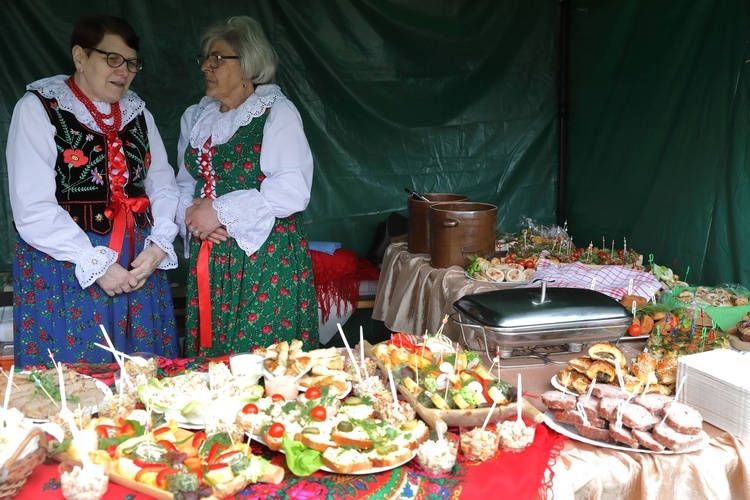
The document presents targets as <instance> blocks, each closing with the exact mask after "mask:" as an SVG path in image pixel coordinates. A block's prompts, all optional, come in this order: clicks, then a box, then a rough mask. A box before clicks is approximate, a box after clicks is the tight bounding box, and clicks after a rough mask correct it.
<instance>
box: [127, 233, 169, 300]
mask: <svg viewBox="0 0 750 500" xmlns="http://www.w3.org/2000/svg"><path fill="white" fill-rule="evenodd" d="M166 255H167V254H166V253H165V252H164V250H162V249H161V248H159V247H158V246H157V245H153V244H152V245H151V246H150V247H148V248H144V249H143V251H142V252H141V253H139V254H138V257H136V258H135V259H133V263H132V264H131V266H132V269H131V270H130V274H132V275H133V276H135V278H136V279H137V280H138V284H137V285H136V287H135V288H133V290H137V289H139V288H140V287H142V286H143V285H144V284H145V283H146V279H148V277H149V276H151V275H152V274H153V272H154V271H155V270H156V268H157V267H158V266H159V264H161V261H163V260H164V257H165V256H166Z"/></svg>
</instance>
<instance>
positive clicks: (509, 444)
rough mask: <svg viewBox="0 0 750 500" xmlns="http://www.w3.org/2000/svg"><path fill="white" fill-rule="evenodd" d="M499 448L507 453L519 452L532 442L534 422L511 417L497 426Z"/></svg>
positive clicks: (534, 432)
mask: <svg viewBox="0 0 750 500" xmlns="http://www.w3.org/2000/svg"><path fill="white" fill-rule="evenodd" d="M497 434H498V438H499V441H500V450H501V451H504V452H507V453H520V452H522V451H524V450H525V449H526V448H528V447H529V445H530V444H531V443H533V442H534V436H535V434H536V424H534V423H531V422H525V421H524V420H517V419H516V418H511V419H507V420H505V421H503V422H502V423H501V424H500V425H499V426H498V427H497Z"/></svg>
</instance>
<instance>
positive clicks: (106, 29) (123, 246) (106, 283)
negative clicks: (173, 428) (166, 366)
mask: <svg viewBox="0 0 750 500" xmlns="http://www.w3.org/2000/svg"><path fill="white" fill-rule="evenodd" d="M70 48H71V53H72V56H73V63H74V64H75V73H74V74H73V75H72V76H67V75H58V76H53V77H50V78H45V79H42V80H39V81H36V82H34V83H31V84H29V85H28V86H27V87H26V93H25V94H24V96H23V97H21V99H20V100H19V101H18V103H17V104H16V107H15V109H14V111H13V117H12V120H11V124H10V131H9V134H8V146H7V160H8V182H9V186H10V203H11V208H12V210H13V219H14V222H15V226H16V229H17V230H18V242H17V245H16V250H15V259H14V265H13V277H14V287H13V293H14V308H13V320H14V352H15V363H16V365H17V366H28V365H43V364H48V363H50V362H51V360H50V355H54V357H55V360H56V361H66V362H81V361H87V362H95V363H96V362H109V361H111V360H112V355H111V354H110V353H108V352H106V351H104V350H102V349H98V348H96V347H95V346H94V345H93V343H94V342H99V343H103V342H104V335H103V333H102V330H101V326H103V327H104V328H105V329H106V331H107V333H108V334H109V336H110V337H111V340H112V342H113V343H114V345H115V348H117V349H118V350H120V351H124V352H134V351H145V352H153V353H156V354H159V355H163V356H169V357H174V356H177V355H178V339H177V333H176V327H175V320H174V312H173V309H172V299H171V295H170V291H169V282H168V280H167V276H166V273H165V272H164V271H163V270H164V269H171V268H175V267H177V256H176V255H175V252H174V249H173V246H172V242H173V240H174V237H175V236H176V235H177V226H176V224H175V223H174V217H175V210H176V208H177V201H178V191H177V185H176V183H175V180H174V170H173V169H172V167H171V166H170V165H169V163H168V160H167V154H166V151H165V149H164V144H163V143H162V140H161V136H160V135H159V131H158V130H157V129H156V125H155V124H154V119H153V116H152V115H151V114H150V113H149V112H148V111H147V110H146V106H145V103H144V102H143V101H142V100H141V99H140V98H139V97H138V96H137V95H136V94H135V93H134V92H132V91H131V90H129V87H130V84H131V82H132V81H133V78H134V77H135V75H136V74H137V73H138V72H139V71H141V70H142V69H143V61H142V60H140V59H138V48H139V39H138V36H137V35H136V33H135V31H134V30H133V28H132V27H131V26H130V25H129V24H128V23H127V22H126V21H124V20H122V19H119V18H116V17H111V16H105V15H93V16H88V17H85V18H83V19H81V20H80V21H79V22H78V23H77V24H76V26H75V28H74V30H73V35H72V37H71V39H70ZM100 325H101V326H100Z"/></svg>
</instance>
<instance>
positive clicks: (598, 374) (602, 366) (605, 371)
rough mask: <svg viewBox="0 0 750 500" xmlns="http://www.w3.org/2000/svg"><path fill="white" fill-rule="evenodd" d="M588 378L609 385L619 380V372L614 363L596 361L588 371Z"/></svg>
mask: <svg viewBox="0 0 750 500" xmlns="http://www.w3.org/2000/svg"><path fill="white" fill-rule="evenodd" d="M586 376H587V377H588V378H589V379H591V380H596V381H597V382H603V383H605V384H609V383H612V382H613V381H614V380H615V379H616V378H617V372H616V371H615V366H614V365H613V364H612V363H610V362H608V361H595V362H593V363H591V366H590V367H589V369H588V371H586Z"/></svg>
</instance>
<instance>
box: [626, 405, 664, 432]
mask: <svg viewBox="0 0 750 500" xmlns="http://www.w3.org/2000/svg"><path fill="white" fill-rule="evenodd" d="M622 423H623V425H626V426H628V427H630V428H631V429H638V430H639V431H647V430H649V429H651V428H652V427H653V426H654V425H656V424H658V423H659V418H658V417H656V416H655V415H654V414H653V413H651V412H650V411H648V410H647V409H646V408H644V407H643V406H640V405H636V404H627V405H625V406H623V407H622Z"/></svg>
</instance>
